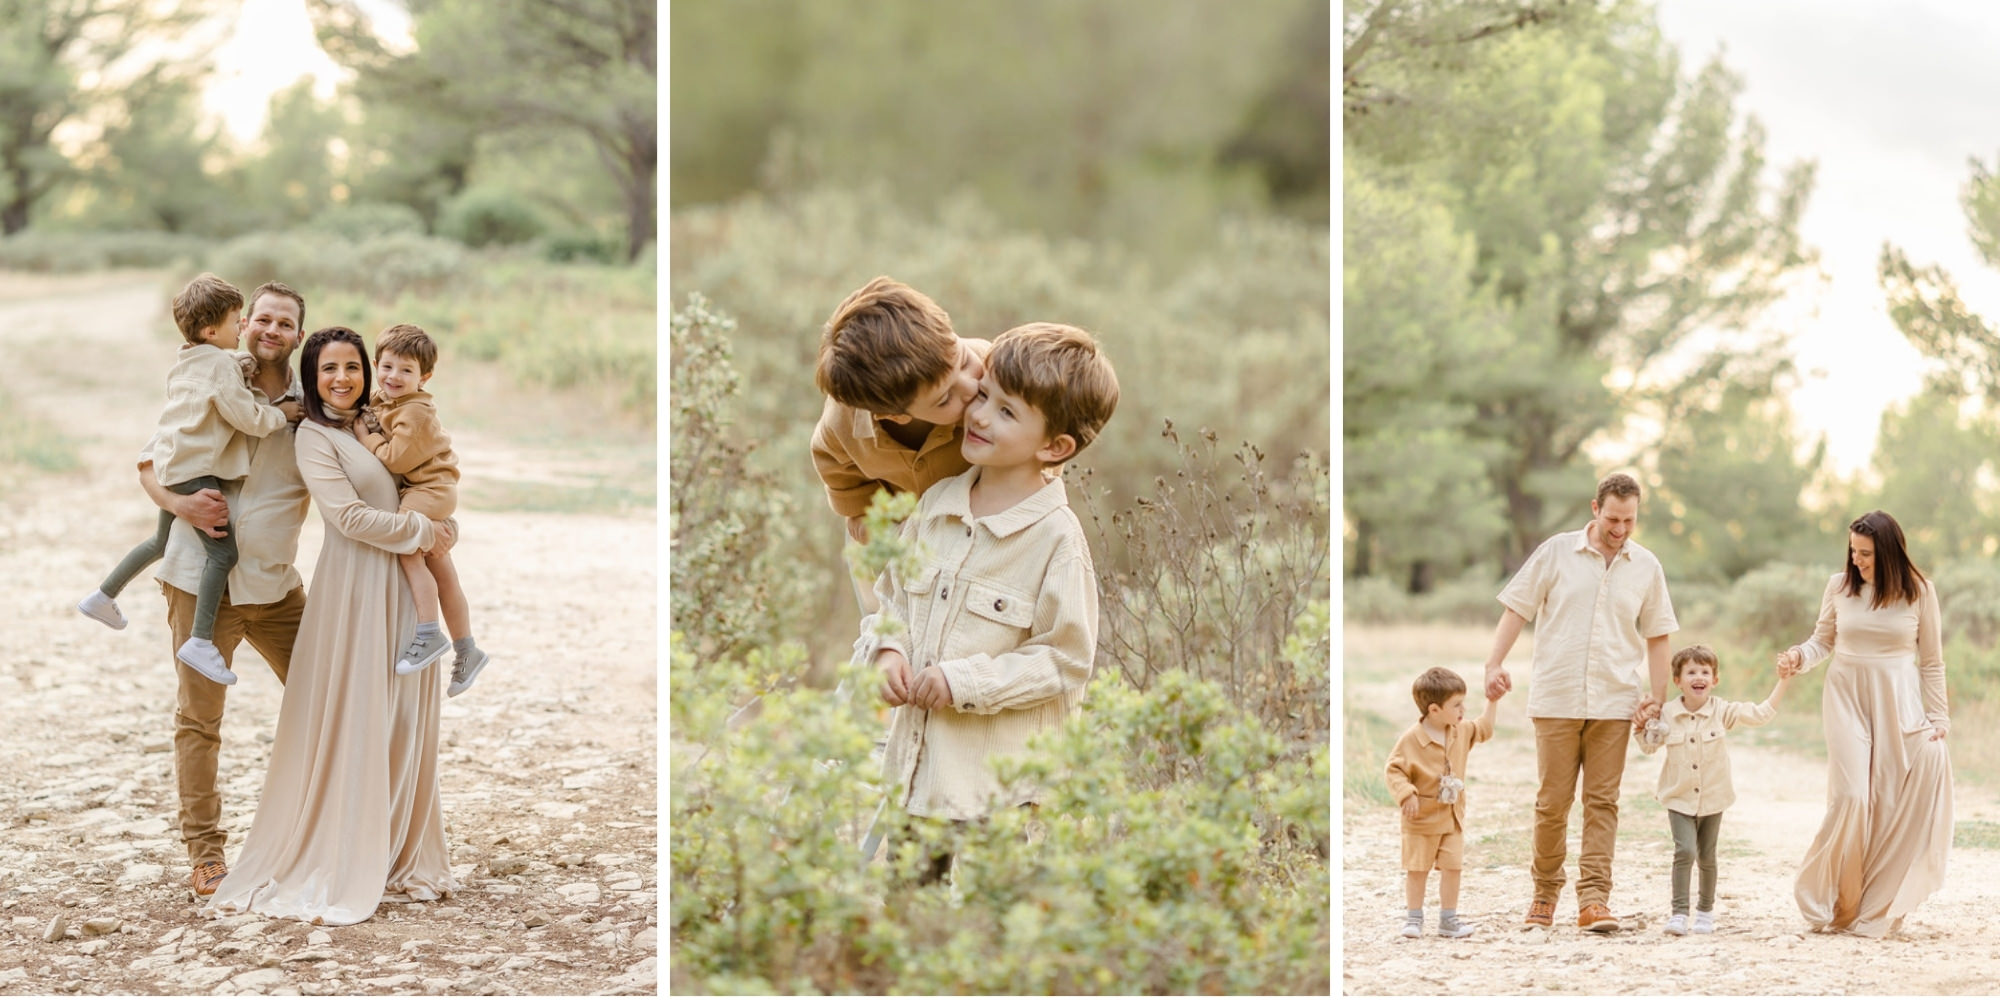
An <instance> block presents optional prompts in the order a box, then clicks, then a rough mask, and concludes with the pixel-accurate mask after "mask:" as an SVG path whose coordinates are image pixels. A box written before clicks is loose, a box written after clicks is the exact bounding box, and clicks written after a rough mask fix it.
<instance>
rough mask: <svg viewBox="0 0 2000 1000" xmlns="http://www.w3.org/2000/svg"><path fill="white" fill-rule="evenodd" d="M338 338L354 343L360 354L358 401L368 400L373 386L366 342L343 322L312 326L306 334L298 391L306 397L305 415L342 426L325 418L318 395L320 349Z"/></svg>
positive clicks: (327, 424)
mask: <svg viewBox="0 0 2000 1000" xmlns="http://www.w3.org/2000/svg"><path fill="white" fill-rule="evenodd" d="M336 341H338V342H340V343H343V344H353V345H354V349H355V350H356V351H358V352H360V354H361V402H362V403H363V404H366V403H367V402H368V394H369V392H370V391H371V390H373V389H374V383H375V379H374V373H373V372H372V371H371V370H370V369H369V367H368V345H367V344H364V343H362V342H361V335H360V334H358V333H355V332H354V331H353V330H350V329H348V328H346V327H344V326H329V327H324V328H322V329H318V330H314V331H313V332H312V336H310V337H307V338H306V345H305V346H304V347H302V348H300V349H299V392H300V393H301V394H303V395H304V396H305V399H306V406H305V410H306V419H307V420H310V421H312V422H313V423H316V424H325V425H326V426H328V427H342V426H345V425H343V424H336V423H334V422H333V421H331V420H329V419H327V416H326V407H325V406H324V405H323V404H322V403H321V402H320V399H319V352H320V351H321V350H323V349H325V347H326V345H328V344H331V343H334V342H336Z"/></svg>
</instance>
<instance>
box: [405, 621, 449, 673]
mask: <svg viewBox="0 0 2000 1000" xmlns="http://www.w3.org/2000/svg"><path fill="white" fill-rule="evenodd" d="M450 648H451V640H450V639H448V638H445V634H444V631H443V630H442V629H440V630H439V631H438V633H437V634H436V635H434V636H431V637H430V638H428V639H425V638H422V637H418V638H415V639H411V640H410V644H409V645H408V646H405V647H403V657H402V659H399V660H397V661H396V675H397V676H399V677H400V676H402V675H403V674H414V673H416V672H417V671H419V670H422V669H424V668H425V667H428V666H430V665H431V664H433V663H436V662H437V661H438V657H440V656H443V655H444V651H445V650H447V649H450Z"/></svg>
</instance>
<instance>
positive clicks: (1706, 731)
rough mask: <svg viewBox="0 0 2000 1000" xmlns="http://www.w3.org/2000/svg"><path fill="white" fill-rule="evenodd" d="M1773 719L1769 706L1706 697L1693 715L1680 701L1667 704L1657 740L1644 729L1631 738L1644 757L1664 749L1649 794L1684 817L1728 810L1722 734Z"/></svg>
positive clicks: (1731, 793) (1730, 792)
mask: <svg viewBox="0 0 2000 1000" xmlns="http://www.w3.org/2000/svg"><path fill="white" fill-rule="evenodd" d="M1777 714H1778V710H1777V709H1776V708H1774V707H1772V705H1771V703H1770V702H1769V701H1760V702H1757V703H1755V704H1752V703H1750V702H1747V701H1724V700H1722V699H1721V698H1717V697H1715V696H1713V695H1710V696H1709V699H1708V700H1707V701H1705V702H1703V703H1702V706H1701V708H1700V709H1699V710H1697V711H1689V710H1688V707H1687V703H1686V702H1684V701H1682V700H1681V699H1679V698H1675V699H1674V700H1672V701H1670V702H1667V704H1666V707H1665V708H1662V709H1661V710H1660V719H1661V721H1663V722H1665V723H1666V724H1667V731H1666V735H1665V736H1663V737H1662V738H1661V741H1660V742H1658V743H1655V742H1653V741H1652V740H1649V739H1647V738H1646V734H1645V732H1644V731H1643V730H1641V731H1640V732H1639V733H1637V734H1635V735H1634V736H1633V738H1634V739H1636V740H1638V741H1639V749H1641V750H1643V751H1645V752H1646V753H1652V752H1654V751H1656V750H1658V749H1660V748H1661V747H1666V748H1667V759H1666V760H1664V761H1662V762H1661V763H1660V787H1659V790H1658V791H1656V792H1655V793H1654V794H1655V795H1656V796H1657V797H1658V798H1659V800H1660V804H1661V805H1663V806H1666V807H1667V808H1668V809H1672V810H1673V811H1675V812H1677V813H1681V814H1682V815H1685V816H1712V815H1714V814H1716V813H1719V812H1721V811H1723V810H1724V809H1727V808H1729V807H1730V805H1731V804H1733V803H1734V802H1735V801H1736V788H1735V786H1734V785H1732V784H1730V781H1729V748H1728V747H1726V746H1724V745H1723V740H1722V734H1723V733H1725V732H1727V731H1729V730H1731V729H1734V728H1736V727H1737V726H1761V725H1763V724H1764V723H1766V722H1769V721H1771V719H1772V717H1774V716H1776V715H1777Z"/></svg>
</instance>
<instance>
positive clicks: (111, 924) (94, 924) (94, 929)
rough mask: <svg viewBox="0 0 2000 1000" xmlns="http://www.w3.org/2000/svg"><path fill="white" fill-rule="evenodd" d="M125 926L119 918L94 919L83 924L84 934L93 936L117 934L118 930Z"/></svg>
mask: <svg viewBox="0 0 2000 1000" xmlns="http://www.w3.org/2000/svg"><path fill="white" fill-rule="evenodd" d="M123 926H125V922H124V921H123V920H120V919H118V918H117V917H92V918H90V919H89V920H86V921H84V922H83V932H84V933H85V934H89V935H92V936H96V935H100V934H116V933H117V932H118V928H120V927H123Z"/></svg>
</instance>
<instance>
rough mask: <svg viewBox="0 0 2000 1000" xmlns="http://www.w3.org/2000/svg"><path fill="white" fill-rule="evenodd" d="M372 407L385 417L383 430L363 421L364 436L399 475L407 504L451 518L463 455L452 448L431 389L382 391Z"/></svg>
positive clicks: (437, 517)
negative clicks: (397, 393)
mask: <svg viewBox="0 0 2000 1000" xmlns="http://www.w3.org/2000/svg"><path fill="white" fill-rule="evenodd" d="M368 410H369V412H371V413H373V414H375V419H376V420H378V421H380V422H381V424H382V433H380V434H376V433H374V432H373V431H370V430H368V429H367V428H366V427H365V426H364V427H363V428H362V430H361V433H360V435H359V439H360V441H361V443H362V444H363V445H364V446H366V447H367V448H368V450H369V451H372V452H374V453H375V457H376V458H379V459H381V460H382V464H383V465H385V466H387V467H388V469H389V471H390V472H391V473H393V474H394V475H395V476H396V478H397V486H398V487H399V488H400V490H401V492H402V500H401V503H402V509H403V510H414V511H416V512H417V513H419V514H422V515H424V516H425V517H428V518H431V519H432V520H436V521H442V520H444V519H445V518H448V517H450V516H451V515H452V513H453V512H454V511H456V510H457V509H458V456H457V455H456V454H453V453H452V450H451V435H449V434H446V433H445V432H444V425H443V424H442V423H439V422H438V415H437V406H436V405H434V404H433V403H432V402H431V394H430V393H428V392H425V391H423V390H422V389H418V390H417V391H416V392H413V393H410V394H409V395H407V396H404V397H403V398H401V399H390V398H388V397H387V396H384V395H382V393H381V392H380V391H377V392H376V393H375V394H374V395H373V396H371V397H370V398H369V400H368Z"/></svg>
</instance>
